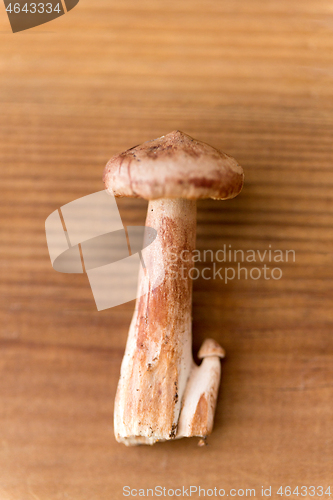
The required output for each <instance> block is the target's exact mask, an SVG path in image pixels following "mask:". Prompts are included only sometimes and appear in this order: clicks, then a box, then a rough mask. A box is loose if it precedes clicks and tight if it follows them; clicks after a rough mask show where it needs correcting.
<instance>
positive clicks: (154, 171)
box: [103, 130, 244, 200]
mask: <svg viewBox="0 0 333 500" xmlns="http://www.w3.org/2000/svg"><path fill="white" fill-rule="evenodd" d="M243 179H244V174H243V169H242V167H241V166H240V165H238V163H237V162H236V160H234V158H232V157H231V156H228V155H226V154H225V153H222V152H221V151H218V150H217V149H215V148H213V147H212V146H209V145H208V144H205V143H204V142H201V141H197V140H196V139H193V138H192V137H190V136H189V135H187V134H184V133H183V132H180V131H179V130H176V131H174V132H171V133H170V134H167V135H164V136H162V137H159V138H158V139H154V140H152V141H147V142H144V143H143V144H141V145H140V146H135V147H134V148H131V149H128V150H127V151H125V152H124V153H121V154H120V155H117V156H114V157H113V158H111V160H110V161H109V162H108V164H107V165H106V167H105V170H104V176H103V181H104V182H105V185H106V188H107V189H111V190H112V191H113V194H114V195H115V196H129V197H135V198H138V197H141V198H145V199H146V200H154V199H158V198H186V199H189V200H196V199H199V198H213V199H217V200H225V199H228V198H233V197H234V196H236V195H237V194H238V193H239V192H240V191H241V189H242V187H243Z"/></svg>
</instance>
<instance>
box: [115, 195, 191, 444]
mask: <svg viewBox="0 0 333 500" xmlns="http://www.w3.org/2000/svg"><path fill="white" fill-rule="evenodd" d="M146 225H147V226H148V227H153V228H154V229H156V230H157V235H158V236H157V238H156V240H155V242H154V243H153V244H151V245H149V246H148V247H147V248H146V250H145V255H144V259H145V261H146V265H147V267H148V268H151V267H153V269H154V270H155V272H156V275H155V277H154V276H153V278H151V277H148V274H145V273H144V272H143V271H142V272H141V274H140V277H139V294H138V296H139V297H140V295H141V293H142V292H146V293H144V295H142V296H141V297H140V298H139V299H138V300H137V303H136V307H135V311H134V315H133V319H132V323H131V327H130V331H129V337H128V341H127V345H126V352H125V356H124V360H123V363H122V368H121V377H120V381H119V384H118V390H117V396H116V402H115V434H116V438H117V440H118V441H121V442H124V443H125V444H142V443H146V444H153V443H154V442H156V441H157V440H159V441H161V440H167V439H172V438H174V437H175V436H176V431H177V424H178V419H179V413H180V409H181V402H182V398H183V394H184V391H185V387H186V383H187V380H188V377H189V374H190V371H191V368H192V363H193V361H192V321H191V310H192V280H191V279H190V278H187V279H183V278H182V277H175V276H174V275H173V273H172V272H171V271H170V267H169V265H168V263H169V258H168V256H169V253H170V250H171V248H172V252H173V255H176V256H177V260H175V261H174V265H175V266H178V265H179V266H181V265H183V266H185V267H186V266H187V267H188V269H190V268H191V267H192V266H193V263H192V261H191V259H190V258H189V259H188V262H183V260H181V252H182V251H184V250H186V253H187V255H192V252H193V250H194V248H195V235H196V202H195V201H193V200H184V199H159V200H153V201H150V202H149V206H148V212H147V219H146ZM151 264H152V265H153V266H151ZM161 272H163V274H164V278H163V282H162V283H161V285H160V286H158V287H157V288H154V278H156V279H157V277H158V274H159V273H161ZM186 276H188V273H186Z"/></svg>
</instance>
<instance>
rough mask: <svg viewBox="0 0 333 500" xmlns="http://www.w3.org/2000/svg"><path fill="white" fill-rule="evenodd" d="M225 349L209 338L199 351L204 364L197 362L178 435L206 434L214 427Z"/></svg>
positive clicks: (193, 368) (191, 375)
mask: <svg viewBox="0 0 333 500" xmlns="http://www.w3.org/2000/svg"><path fill="white" fill-rule="evenodd" d="M224 356H225V353H224V350H223V349H222V348H221V347H220V346H219V345H218V344H217V343H216V342H215V341H214V340H212V339H206V340H205V342H204V343H203V345H202V346H201V349H200V351H199V353H198V357H199V359H202V358H203V361H202V363H201V365H200V366H197V365H196V364H195V363H194V362H193V366H192V370H191V373H190V377H189V380H188V382H187V385H186V391H185V394H184V399H183V405H182V410H181V413H180V418H179V422H178V429H177V436H176V437H177V438H181V437H191V436H200V437H206V436H208V435H209V434H210V433H211V432H212V430H213V424H214V414H215V407H216V400H217V395H218V390H219V386H220V379H221V362H220V358H223V357H224Z"/></svg>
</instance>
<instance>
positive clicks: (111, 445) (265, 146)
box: [0, 0, 333, 500]
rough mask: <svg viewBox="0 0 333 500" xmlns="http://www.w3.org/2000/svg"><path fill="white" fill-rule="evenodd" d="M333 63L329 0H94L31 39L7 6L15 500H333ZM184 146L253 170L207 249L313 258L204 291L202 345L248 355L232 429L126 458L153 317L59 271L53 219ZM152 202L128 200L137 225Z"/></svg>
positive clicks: (5, 444)
mask: <svg viewBox="0 0 333 500" xmlns="http://www.w3.org/2000/svg"><path fill="white" fill-rule="evenodd" d="M332 59H333V4H332V2H331V1H326V0H304V1H299V0H265V1H263V0H261V1H259V0H223V1H219V0H205V1H204V0H168V1H164V0H160V1H153V0H122V1H118V2H116V1H114V0H94V1H93V0H81V1H80V3H79V4H78V6H77V7H76V8H75V9H74V10H72V11H71V12H70V13H68V14H66V15H65V16H63V17H60V18H59V19H57V20H55V21H53V22H52V23H50V24H47V25H44V26H41V27H38V28H34V29H31V30H28V31H26V32H22V33H17V34H12V33H11V31H10V27H9V23H8V19H7V17H6V12H5V8H4V6H3V5H2V3H1V5H0V103H1V113H0V138H1V140H0V164H1V166H0V213H1V215H0V217H1V224H0V231H1V240H0V270H1V278H0V294H1V300H0V346H1V351H0V353H1V354H0V370H1V373H0V499H1V500H63V499H65V500H67V499H68V500H70V499H72V500H109V499H110V500H111V499H120V498H123V495H122V488H123V486H125V485H129V486H131V487H132V488H144V487H154V486H156V485H161V486H166V487H169V488H172V487H173V488H176V487H181V486H183V485H184V486H189V485H198V486H199V485H200V486H201V487H206V488H209V487H211V488H213V487H215V486H216V487H219V488H222V487H223V488H225V489H226V490H228V489H229V488H236V489H238V488H256V489H257V497H259V496H260V488H261V486H262V485H265V487H268V486H269V485H272V486H273V487H274V488H276V487H278V486H280V485H283V486H287V485H290V486H292V487H296V486H297V485H299V486H302V485H308V486H310V485H315V486H317V485H322V486H325V487H327V486H329V485H331V487H332V491H333V474H332V472H333V460H332V457H333V433H332V424H333V418H332V417H333V411H332V410H333V409H332V404H333V403H332V400H333V354H332V349H333V333H332V328H333V309H332V299H333V285H332V278H333V270H332V255H333V254H332V250H333V235H332V223H333V189H332V187H333V172H332V161H333V147H332V132H333V114H332V110H333V100H332V97H333V61H332ZM173 129H180V130H183V131H185V132H187V133H189V134H190V135H193V136H194V137H196V138H198V139H201V140H203V141H206V142H208V143H210V144H212V145H213V146H216V147H218V148H220V149H222V150H224V151H226V152H228V153H229V154H231V155H233V156H234V157H235V158H237V160H238V161H239V163H240V164H241V165H242V166H243V167H244V170H245V175H246V181H245V187H244V189H243V192H242V193H241V195H240V196H239V197H237V198H236V199H234V200H232V201H229V202H213V201H203V202H200V203H199V207H198V248H199V249H207V248H211V249H215V250H217V249H219V248H221V247H222V246H223V244H227V245H229V244H230V245H232V247H233V248H240V249H244V250H246V249H254V250H262V251H263V250H265V249H267V248H268V247H269V245H272V248H273V249H281V250H286V249H294V250H295V252H296V262H295V263H292V262H289V263H287V264H283V266H281V268H282V270H283V277H282V279H281V280H264V279H260V280H257V281H254V280H244V279H242V280H234V281H232V282H230V283H229V284H228V285H225V284H224V283H223V282H221V280H215V281H214V282H213V281H204V280H202V281H200V280H198V281H197V282H195V288H194V311H193V317H194V318H193V321H194V324H193V330H194V350H195V351H196V350H197V349H198V347H199V345H200V343H201V341H202V340H203V339H204V338H205V337H206V336H212V337H213V338H215V339H217V340H218V341H220V342H221V344H222V345H223V346H224V347H225V349H226V351H227V358H226V360H225V362H224V364H223V377H222V383H221V390H220V395H219V400H218V407H217V414H216V423H215V429H214V433H213V434H212V435H211V437H210V439H209V445H208V446H206V447H205V448H199V447H198V446H197V439H189V440H181V441H177V442H169V443H164V444H158V445H156V446H154V447H152V448H150V447H138V448H126V447H124V446H123V445H121V444H118V443H116V442H115V439H114V437H113V426H112V412H113V400H114V395H115V390H116V384H117V380H118V374H119V368H120V363H121V359H122V355H123V352H124V347H125V342H126V336H127V330H128V326H129V322H130V319H131V315H132V311H133V306H134V303H133V302H131V303H128V304H125V305H122V306H119V307H116V308H114V309H109V310H106V311H103V312H97V310H96V307H95V304H94V301H93V297H92V292H91V290H90V287H89V284H88V281H87V278H86V276H83V275H66V274H59V273H57V272H55V271H54V270H53V269H52V267H51V264H50V260H49V256H48V251H47V247H46V240H45V233H44V221H45V219H46V217H47V216H48V215H49V214H50V213H51V212H52V211H54V210H55V209H57V208H59V207H60V206H61V205H63V204H65V203H68V202H69V201H72V200H74V199H77V198H79V197H81V196H84V195H87V194H90V193H93V192H95V191H98V190H101V189H103V184H102V182H101V177H102V172H103V168H104V165H105V163H106V162H107V160H108V158H109V157H110V156H112V155H113V154H115V153H117V152H120V151H122V150H124V149H126V148H128V147H131V146H134V145H136V144H139V143H140V142H143V141H145V140H148V139H151V138H155V137H158V136H160V135H163V134H165V133H168V132H170V131H171V130H173ZM145 206H146V205H145V203H144V202H140V201H134V200H122V202H121V203H120V209H121V215H122V217H123V221H124V223H125V224H131V223H132V224H133V223H134V224H136V223H137V224H140V223H141V222H142V221H143V220H144V216H145ZM249 266H250V264H249ZM273 491H274V490H273ZM192 498H197V496H194V495H193V496H192ZM273 498H281V497H279V496H278V495H276V493H275V494H273ZM291 498H297V496H292V497H291ZM303 498H304V497H303ZM308 498H310V496H308ZM324 498H326V497H324Z"/></svg>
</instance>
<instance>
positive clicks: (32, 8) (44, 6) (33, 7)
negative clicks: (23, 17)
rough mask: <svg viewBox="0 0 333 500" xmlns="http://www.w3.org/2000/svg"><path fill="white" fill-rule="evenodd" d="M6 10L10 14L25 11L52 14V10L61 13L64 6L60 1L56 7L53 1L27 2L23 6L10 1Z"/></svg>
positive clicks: (27, 12)
mask: <svg viewBox="0 0 333 500" xmlns="http://www.w3.org/2000/svg"><path fill="white" fill-rule="evenodd" d="M6 11H7V12H9V13H10V14H12V13H14V14H19V13H20V12H25V13H26V14H29V13H30V14H35V13H37V12H38V13H39V14H44V13H46V14H51V13H52V12H57V13H58V14H60V13H61V12H62V8H61V6H60V3H58V4H57V5H55V6H54V7H53V5H52V4H51V3H26V4H24V5H23V7H22V8H21V5H20V4H19V3H13V4H12V3H10V4H9V5H8V7H7V8H6Z"/></svg>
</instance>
